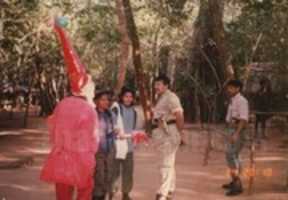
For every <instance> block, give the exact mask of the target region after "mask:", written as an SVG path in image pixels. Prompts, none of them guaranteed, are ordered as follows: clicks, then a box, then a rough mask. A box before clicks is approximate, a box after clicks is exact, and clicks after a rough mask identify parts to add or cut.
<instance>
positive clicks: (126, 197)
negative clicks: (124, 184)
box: [122, 193, 132, 200]
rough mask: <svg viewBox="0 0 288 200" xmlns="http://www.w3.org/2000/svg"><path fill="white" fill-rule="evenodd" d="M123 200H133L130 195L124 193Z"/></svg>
mask: <svg viewBox="0 0 288 200" xmlns="http://www.w3.org/2000/svg"><path fill="white" fill-rule="evenodd" d="M122 200H132V199H131V198H130V196H129V194H128V193H124V194H123V197H122Z"/></svg>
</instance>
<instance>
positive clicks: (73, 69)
mask: <svg viewBox="0 0 288 200" xmlns="http://www.w3.org/2000/svg"><path fill="white" fill-rule="evenodd" d="M56 20H57V19H56ZM54 30H55V31H56V32H57V33H58V36H59V40H60V43H61V45H62V48H63V55H64V60H65V65H66V68H67V73H68V76H69V81H70V86H71V91H72V93H77V94H79V93H80V92H81V89H82V88H83V87H84V86H85V84H86V83H87V80H88V76H87V74H86V68H85V66H84V65H83V64H82V63H81V61H80V59H79V56H78V55H77V53H76V51H75V50H74V48H73V46H72V45H71V42H70V40H69V38H68V36H67V34H66V32H65V30H64V29H63V27H61V26H60V25H59V24H58V23H57V22H55V23H54Z"/></svg>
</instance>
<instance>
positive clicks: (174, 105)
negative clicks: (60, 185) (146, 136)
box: [170, 95, 186, 144]
mask: <svg viewBox="0 0 288 200" xmlns="http://www.w3.org/2000/svg"><path fill="white" fill-rule="evenodd" d="M170 109H171V112H172V113H173V115H174V116H175V120H176V127H177V129H178V131H179V133H180V136H181V144H186V139H185V135H184V132H183V128H184V114H183V108H182V105H181V102H180V99H179V98H178V97H177V96H176V95H175V96H172V97H171V98H170Z"/></svg>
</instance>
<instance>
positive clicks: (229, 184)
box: [222, 181, 234, 190]
mask: <svg viewBox="0 0 288 200" xmlns="http://www.w3.org/2000/svg"><path fill="white" fill-rule="evenodd" d="M233 184H234V183H233V181H231V182H230V183H227V184H224V185H222V188H223V189H226V190H229V189H231V188H232V187H233Z"/></svg>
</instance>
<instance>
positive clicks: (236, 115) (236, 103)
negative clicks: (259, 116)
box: [226, 93, 249, 123]
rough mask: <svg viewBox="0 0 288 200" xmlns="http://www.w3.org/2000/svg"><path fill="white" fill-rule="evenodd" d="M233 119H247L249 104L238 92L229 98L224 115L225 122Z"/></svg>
mask: <svg viewBox="0 0 288 200" xmlns="http://www.w3.org/2000/svg"><path fill="white" fill-rule="evenodd" d="M233 120H245V121H247V122H248V121H249V104H248V101H247V99H246V98H245V97H244V96H242V95H241V94H240V93H238V94H237V95H235V96H234V97H232V98H231V102H230V104H229V106H228V111H227V115H226V122H227V123H231V122H233Z"/></svg>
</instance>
